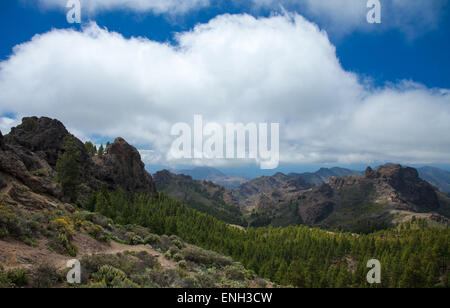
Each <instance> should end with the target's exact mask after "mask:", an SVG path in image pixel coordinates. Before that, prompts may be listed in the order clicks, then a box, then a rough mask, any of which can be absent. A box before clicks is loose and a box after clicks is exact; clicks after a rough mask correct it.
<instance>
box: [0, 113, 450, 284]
mask: <svg viewBox="0 0 450 308" xmlns="http://www.w3.org/2000/svg"><path fill="white" fill-rule="evenodd" d="M87 148H88V147H87V146H85V145H83V144H82V143H81V142H80V141H79V140H78V139H76V137H74V136H72V135H70V134H69V133H68V132H67V130H66V129H65V128H64V126H63V125H62V124H61V123H60V122H58V121H56V120H51V119H47V118H25V119H24V120H23V123H22V124H21V125H19V126H18V127H17V128H15V129H13V130H12V132H11V134H9V135H6V136H5V137H3V136H2V135H1V133H0V176H1V177H0V265H1V266H0V287H77V286H78V287H101V288H105V287H116V288H129V287H132V288H137V287H175V288H180V287H181V288H187V287H195V288H206V287H217V288H225V287H237V288H240V287H275V286H278V285H287V286H295V287H373V286H371V285H369V284H368V283H367V281H366V274H367V273H366V271H367V269H366V264H367V261H368V260H369V259H372V258H377V259H379V260H380V261H381V262H382V264H383V271H382V273H383V274H382V283H381V284H380V285H377V286H376V287H448V286H449V285H450V275H449V271H448V270H447V267H448V260H446V259H445V258H446V256H448V254H449V251H448V249H449V246H448V245H447V243H448V242H449V240H450V234H449V230H448V228H442V225H443V224H445V223H447V222H448V220H446V219H445V218H444V217H443V216H441V215H440V214H438V212H439V213H442V215H445V213H448V209H449V208H450V202H448V201H449V199H448V198H447V197H445V196H444V195H443V194H440V193H438V192H437V191H436V190H435V188H434V187H432V186H431V185H430V184H428V183H427V182H425V181H423V180H420V179H419V178H418V174H417V171H416V170H415V169H412V168H405V167H401V166H389V167H380V168H379V169H378V170H375V171H374V170H371V169H367V171H366V173H365V175H359V176H346V177H340V178H330V179H329V181H328V182H327V183H325V184H322V185H321V186H319V187H313V188H310V187H311V186H310V184H307V183H305V182H304V181H303V180H302V179H301V178H289V177H288V176H286V175H283V174H277V175H275V176H274V177H268V178H264V179H260V180H259V181H255V182H253V183H252V185H250V186H248V189H247V190H240V193H242V194H244V193H247V192H248V193H249V196H251V195H252V194H253V193H256V192H258V191H259V190H261V191H262V194H263V195H262V197H261V200H263V201H264V202H261V203H260V204H259V206H258V207H255V208H254V209H253V210H252V211H250V212H249V213H247V214H249V215H250V219H251V220H252V222H254V221H256V222H258V223H261V225H263V222H264V220H263V219H261V217H258V215H260V212H261V213H262V214H263V215H264V214H266V215H267V216H266V217H267V218H268V219H269V221H268V222H267V225H269V224H272V225H283V224H284V223H287V224H289V225H292V226H289V227H284V228H272V227H261V228H247V229H243V228H236V227H235V226H230V224H229V223H227V222H225V221H222V220H220V219H217V218H215V217H213V216H212V215H209V214H206V213H201V212H199V211H198V210H195V209H193V208H191V207H188V206H186V205H185V204H183V202H185V201H183V202H180V201H178V200H175V199H173V198H171V197H170V196H168V195H167V194H166V193H164V192H157V191H156V187H157V186H158V185H160V184H155V182H154V179H153V177H151V176H150V175H149V174H148V173H147V172H146V171H145V168H144V164H143V163H142V161H141V159H140V155H139V152H138V151H137V150H136V149H135V148H134V147H133V146H131V145H129V144H128V143H126V141H125V140H123V139H122V138H117V139H116V140H115V141H114V143H113V144H111V145H109V146H108V147H107V149H106V152H105V153H101V152H99V153H98V154H95V153H94V154H93V153H92V152H89V151H88V150H87ZM155 179H156V180H157V181H158V182H159V183H164V182H166V183H167V184H168V187H169V188H170V189H168V190H169V191H171V190H172V191H173V192H174V193H175V192H176V191H177V189H179V188H183V189H185V188H184V187H185V186H186V187H188V188H189V189H188V190H186V193H189V194H193V195H195V192H196V190H198V191H197V193H198V192H199V195H198V196H203V197H204V198H205V200H206V199H209V198H210V197H211V196H215V195H217V196H220V198H218V199H217V200H219V201H220V200H225V197H224V196H225V193H226V194H227V195H228V196H230V195H229V192H226V190H225V189H224V188H223V187H221V186H218V185H215V184H212V183H207V182H199V181H194V180H192V179H191V178H189V177H186V176H177V175H173V174H171V173H169V172H167V171H163V172H161V173H159V174H158V175H155ZM164 179H165V180H164ZM69 180H70V181H69ZM69 184H70V185H69ZM274 190H276V191H278V193H279V194H280V195H278V197H277V195H276V194H274ZM207 194H208V196H210V197H206V196H207ZM264 196H266V197H267V199H266V200H264ZM187 197H189V196H187ZM277 198H278V201H277ZM211 199H212V200H216V199H215V198H211ZM217 200H216V201H217ZM242 200H244V198H243V199H242ZM242 200H241V201H242ZM275 201H277V202H275ZM235 208H237V207H235ZM330 209H331V211H330ZM380 209H381V210H380ZM385 213H387V214H388V215H392V216H390V218H394V219H393V220H392V221H390V222H397V223H398V224H396V225H395V226H387V225H383V230H382V231H379V232H376V233H370V234H365V233H369V232H370V231H372V230H369V229H370V228H367V225H362V226H363V227H364V228H360V227H361V225H354V224H353V223H354V222H355V220H356V221H358V220H363V219H367V218H368V219H369V220H370V221H371V222H373V221H375V222H377V220H378V217H379V214H383V215H384V214H385ZM269 214H270V215H269ZM251 215H256V217H251ZM271 215H272V216H271ZM383 215H382V216H383ZM383 217H384V216H383ZM262 218H264V217H263V216H262ZM293 219H297V221H293ZM300 223H303V224H309V225H311V226H321V227H331V228H337V227H340V228H343V229H347V230H353V228H355V227H359V228H360V231H361V232H362V233H361V234H353V233H346V232H342V231H337V230H334V231H329V230H323V229H317V228H311V227H309V226H305V225H301V226H298V225H297V224H300ZM369 227H373V226H369ZM73 258H76V259H78V260H80V261H81V264H82V273H83V275H82V284H81V285H76V286H69V285H68V284H67V282H66V281H65V279H64V277H65V274H66V273H67V269H65V263H66V261H67V260H68V259H73ZM445 262H447V263H445Z"/></svg>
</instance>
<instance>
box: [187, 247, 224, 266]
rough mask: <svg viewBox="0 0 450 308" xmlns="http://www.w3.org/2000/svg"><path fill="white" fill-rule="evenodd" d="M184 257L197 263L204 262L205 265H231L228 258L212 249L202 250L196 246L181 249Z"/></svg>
mask: <svg viewBox="0 0 450 308" xmlns="http://www.w3.org/2000/svg"><path fill="white" fill-rule="evenodd" d="M183 255H184V258H185V259H186V260H188V261H192V262H194V263H198V264H204V265H207V266H211V265H218V266H226V265H231V264H232V261H231V259H230V258H227V257H225V256H222V255H220V254H218V253H217V252H214V251H209V250H204V249H201V248H197V247H187V248H185V249H183Z"/></svg>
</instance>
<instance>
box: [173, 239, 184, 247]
mask: <svg viewBox="0 0 450 308" xmlns="http://www.w3.org/2000/svg"><path fill="white" fill-rule="evenodd" d="M172 243H173V244H174V245H175V246H176V247H177V248H178V249H183V244H182V243H181V241H179V240H173V241H172Z"/></svg>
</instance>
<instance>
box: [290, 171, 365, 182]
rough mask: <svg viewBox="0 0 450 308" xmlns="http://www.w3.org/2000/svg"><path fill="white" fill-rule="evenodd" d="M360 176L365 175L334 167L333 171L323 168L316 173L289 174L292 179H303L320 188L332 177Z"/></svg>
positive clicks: (360, 172)
mask: <svg viewBox="0 0 450 308" xmlns="http://www.w3.org/2000/svg"><path fill="white" fill-rule="evenodd" d="M358 174H363V172H362V171H357V170H350V169H345V168H339V167H334V168H331V169H329V168H321V169H320V170H318V171H316V172H314V173H311V172H306V173H290V174H288V176H289V177H291V178H296V177H301V178H302V179H303V180H305V181H306V182H308V183H310V184H314V185H316V186H318V185H322V184H323V183H325V182H326V181H328V179H329V178H331V177H332V176H336V177H340V176H347V175H358Z"/></svg>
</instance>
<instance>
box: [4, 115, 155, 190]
mask: <svg viewBox="0 0 450 308" xmlns="http://www.w3.org/2000/svg"><path fill="white" fill-rule="evenodd" d="M69 135H70V133H69V132H68V131H67V129H66V128H65V127H64V125H63V124H62V123H61V122H59V121H58V120H53V119H49V118H37V117H30V118H24V119H23V120H22V123H21V124H20V125H19V126H17V127H15V128H12V129H11V132H10V133H9V134H8V135H6V136H1V135H0V173H3V174H4V176H3V178H6V177H7V176H9V177H10V178H11V179H16V180H17V181H19V182H21V183H22V184H25V185H26V186H28V187H29V188H30V189H31V190H32V191H34V192H35V193H44V194H48V195H51V196H54V197H57V198H61V197H62V193H61V188H60V186H59V185H58V184H56V183H55V176H56V171H55V167H56V162H57V160H58V156H59V154H60V153H62V152H63V151H64V150H63V145H64V141H65V138H66V137H67V136H69ZM74 140H75V143H76V146H77V148H78V150H79V153H80V156H79V161H78V162H79V164H80V171H81V177H82V182H83V185H82V193H81V194H80V196H81V197H86V196H87V195H88V194H89V193H91V192H92V191H96V190H98V189H99V188H100V187H101V186H102V185H103V184H104V183H106V184H107V185H108V186H109V187H110V188H111V189H117V188H122V189H124V190H126V191H128V192H138V193H148V194H150V195H156V188H155V185H154V182H153V179H152V177H151V175H150V174H149V173H148V172H147V171H146V170H145V166H144V163H143V162H142V161H141V157H140V154H139V152H138V151H137V150H136V148H134V147H133V146H131V145H129V144H128V143H127V142H126V141H125V140H123V139H122V138H117V139H116V141H115V142H114V143H113V144H112V145H110V147H109V148H108V149H107V153H106V154H105V155H102V156H94V157H90V156H89V155H88V153H87V151H86V148H85V147H84V144H83V143H82V142H81V141H80V140H78V139H76V138H74ZM3 182H5V181H3ZM3 186H4V185H3Z"/></svg>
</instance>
